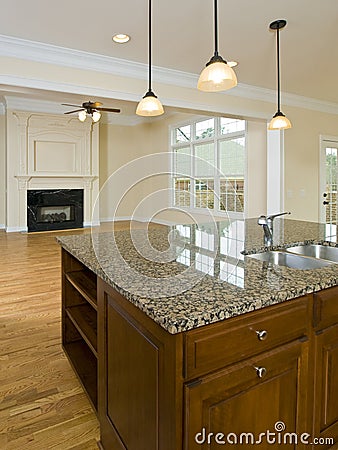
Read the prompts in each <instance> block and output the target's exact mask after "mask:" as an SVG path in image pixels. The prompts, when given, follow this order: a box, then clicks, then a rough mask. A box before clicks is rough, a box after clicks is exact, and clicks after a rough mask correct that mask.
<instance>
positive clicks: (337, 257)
mask: <svg viewBox="0 0 338 450" xmlns="http://www.w3.org/2000/svg"><path fill="white" fill-rule="evenodd" d="M287 251H288V252H291V253H296V254H297V255H303V256H310V257H312V258H319V259H326V260H327V261H332V262H335V263H338V247H329V246H327V245H319V244H308V245H297V246H295V247H289V248H287Z"/></svg>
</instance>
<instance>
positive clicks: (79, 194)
mask: <svg viewBox="0 0 338 450" xmlns="http://www.w3.org/2000/svg"><path fill="white" fill-rule="evenodd" d="M27 224H28V231H52V230H65V229H70V228H82V227H83V189H53V190H47V189H44V190H28V191H27Z"/></svg>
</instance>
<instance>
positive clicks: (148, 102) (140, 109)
mask: <svg viewBox="0 0 338 450" xmlns="http://www.w3.org/2000/svg"><path fill="white" fill-rule="evenodd" d="M148 26H149V34H148V45H149V50H148V52H149V54H148V71H149V72H148V91H147V92H146V94H145V96H144V97H143V98H142V100H141V101H140V103H139V104H138V105H137V108H136V114H137V115H138V116H148V117H149V116H160V115H161V114H163V113H164V109H163V106H162V104H161V102H160V101H159V99H158V98H157V97H156V95H155V94H154V92H153V91H152V89H151V0H149V18H148Z"/></svg>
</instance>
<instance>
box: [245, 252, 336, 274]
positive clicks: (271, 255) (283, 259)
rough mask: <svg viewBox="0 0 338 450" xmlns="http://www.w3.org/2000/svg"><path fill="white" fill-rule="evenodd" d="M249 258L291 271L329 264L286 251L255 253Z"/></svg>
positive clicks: (317, 267)
mask: <svg viewBox="0 0 338 450" xmlns="http://www.w3.org/2000/svg"><path fill="white" fill-rule="evenodd" d="M249 256H250V257H251V258H255V259H258V260H260V261H266V262H267V263H271V264H276V265H277V266H285V267H290V268H291V269H301V270H310V269H319V268H321V267H326V266H329V265H330V264H331V263H330V262H329V261H323V260H321V259H314V258H308V257H306V256H300V255H296V254H294V253H288V252H286V251H285V252H284V251H273V250H272V251H267V252H264V253H255V254H253V255H249Z"/></svg>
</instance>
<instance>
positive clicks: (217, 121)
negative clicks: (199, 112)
mask: <svg viewBox="0 0 338 450" xmlns="http://www.w3.org/2000/svg"><path fill="white" fill-rule="evenodd" d="M222 118H229V119H238V120H243V121H244V130H240V131H234V132H232V133H227V134H222V133H221V119H222ZM209 119H214V136H213V137H206V138H202V139H196V124H197V123H199V122H201V121H203V120H209ZM185 126H190V127H191V135H190V140H189V141H183V142H175V137H176V134H175V130H176V129H177V128H182V127H185ZM169 128H170V132H169V147H170V168H171V173H170V176H169V184H170V187H171V189H170V199H169V202H170V205H171V207H173V208H180V209H182V210H185V211H187V212H192V213H193V212H195V213H198V214H210V212H212V213H213V214H214V215H216V216H221V217H222V216H226V217H231V218H235V219H240V218H243V217H245V214H246V210H247V191H246V189H247V165H248V155H247V142H248V139H247V129H248V123H247V120H245V119H243V118H239V117H228V116H195V118H194V119H191V120H186V121H182V122H179V123H176V124H172V125H170V127H169ZM237 138H244V140H245V144H244V160H245V161H244V170H243V180H244V189H243V196H244V205H243V211H227V210H222V209H220V176H219V172H218V171H219V170H220V153H221V152H220V143H221V142H224V141H230V140H234V139H237ZM208 143H213V144H214V148H215V165H216V168H217V173H216V174H215V175H214V177H213V181H214V207H213V208H207V207H198V206H196V204H195V201H194V197H195V195H194V194H195V192H194V189H195V181H196V179H197V178H198V177H196V176H195V169H194V167H193V165H194V162H193V161H194V160H193V158H191V165H190V173H191V175H190V190H189V198H190V206H182V205H176V204H175V175H174V174H175V150H176V149H178V148H186V147H189V149H190V152H191V155H192V156H194V155H195V146H196V145H200V144H208ZM226 176H228V175H227V174H226ZM201 179H202V178H201Z"/></svg>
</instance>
